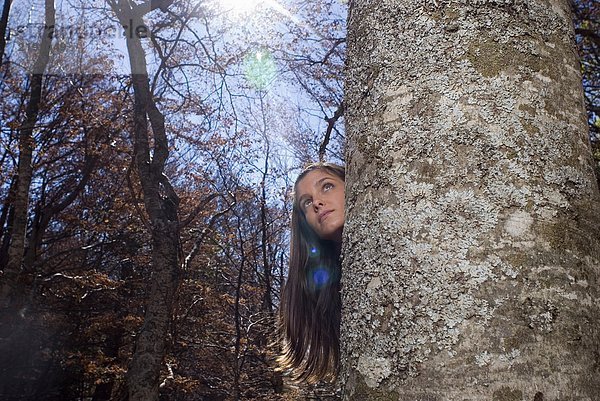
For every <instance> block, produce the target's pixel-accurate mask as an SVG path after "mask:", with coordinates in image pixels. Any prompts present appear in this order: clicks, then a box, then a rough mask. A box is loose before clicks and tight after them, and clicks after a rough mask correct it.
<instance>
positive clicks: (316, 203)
mask: <svg viewBox="0 0 600 401" xmlns="http://www.w3.org/2000/svg"><path fill="white" fill-rule="evenodd" d="M313 206H314V207H315V211H318V210H319V208H322V207H323V201H322V200H321V199H315V200H313Z"/></svg>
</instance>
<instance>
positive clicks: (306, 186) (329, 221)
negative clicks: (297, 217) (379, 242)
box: [296, 170, 345, 242]
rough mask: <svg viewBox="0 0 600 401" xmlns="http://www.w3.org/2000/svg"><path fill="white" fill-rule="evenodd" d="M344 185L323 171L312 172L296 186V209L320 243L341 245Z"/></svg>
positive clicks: (337, 178) (338, 179)
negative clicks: (322, 241)
mask: <svg viewBox="0 0 600 401" xmlns="http://www.w3.org/2000/svg"><path fill="white" fill-rule="evenodd" d="M344 196H345V191H344V181H342V180H341V179H340V178H339V177H337V176H335V175H332V174H330V173H328V172H327V171H326V170H313V171H311V172H309V173H308V174H306V175H305V176H304V177H302V179H301V180H300V181H298V183H297V184H296V199H298V207H300V209H301V210H302V211H303V213H304V215H305V216H306V221H307V222H308V225H309V226H310V227H311V228H312V229H313V230H314V231H315V232H316V233H317V235H318V236H319V237H320V238H321V239H326V240H331V241H336V242H342V229H343V228H344Z"/></svg>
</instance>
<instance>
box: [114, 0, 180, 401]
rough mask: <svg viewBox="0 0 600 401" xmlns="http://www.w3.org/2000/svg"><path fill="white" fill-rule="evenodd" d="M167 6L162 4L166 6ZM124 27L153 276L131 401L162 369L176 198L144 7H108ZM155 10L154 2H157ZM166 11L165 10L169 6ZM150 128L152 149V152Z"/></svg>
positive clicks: (148, 390)
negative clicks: (152, 80)
mask: <svg viewBox="0 0 600 401" xmlns="http://www.w3.org/2000/svg"><path fill="white" fill-rule="evenodd" d="M165 4H166V3H165ZM112 6H113V9H114V11H115V13H116V15H117V16H118V18H119V20H120V22H121V24H122V25H123V26H127V29H126V30H129V34H128V35H127V50H128V54H129V62H130V65H131V71H132V75H131V77H132V83H133V94H134V115H133V122H134V127H133V130H134V131H133V135H132V136H133V143H134V154H135V164H136V167H137V171H138V174H139V177H140V182H141V184H142V191H143V194H144V206H145V209H146V212H147V214H148V217H149V220H150V229H151V234H152V268H151V269H152V273H151V275H150V291H149V293H148V299H147V302H146V313H145V315H144V324H143V326H142V329H141V331H140V333H139V334H138V336H137V339H136V345H135V350H134V354H133V359H132V361H131V365H130V367H129V371H128V373H127V386H128V391H129V401H157V400H158V398H159V397H158V396H159V394H158V386H159V377H160V370H161V366H162V364H163V361H164V357H165V354H166V345H167V334H168V329H169V325H170V323H171V316H172V307H173V298H174V292H175V288H176V287H177V284H178V272H179V218H178V207H179V197H178V196H177V194H176V193H175V191H174V189H173V187H172V186H171V184H170V182H169V181H168V179H167V177H166V176H165V175H164V167H165V163H166V160H167V158H168V156H169V148H168V140H167V135H166V131H165V121H164V116H163V115H162V113H161V112H160V110H158V108H157V106H156V103H155V102H154V100H153V97H152V93H151V91H150V86H149V80H148V69H147V66H146V59H145V57H146V54H145V51H144V49H143V47H142V44H141V40H140V35H138V32H140V31H138V28H139V29H144V28H143V27H145V25H144V21H143V15H144V11H146V12H147V11H149V10H148V9H146V10H142V8H143V7H141V8H140V7H138V6H136V5H135V4H134V3H129V2H127V1H125V0H121V1H120V2H119V3H118V4H117V5H115V4H112ZM156 6H157V7H158V3H156ZM164 7H168V4H167V5H165V6H164ZM148 121H150V125H151V128H152V135H153V139H154V141H153V149H152V152H151V151H150V139H149V135H150V131H149V127H148Z"/></svg>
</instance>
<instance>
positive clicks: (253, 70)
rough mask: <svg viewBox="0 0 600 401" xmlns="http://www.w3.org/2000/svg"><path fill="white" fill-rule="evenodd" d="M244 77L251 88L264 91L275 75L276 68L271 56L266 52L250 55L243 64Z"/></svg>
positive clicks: (261, 51)
mask: <svg viewBox="0 0 600 401" xmlns="http://www.w3.org/2000/svg"><path fill="white" fill-rule="evenodd" d="M244 75H245V76H246V80H247V81H248V83H249V84H250V85H251V86H252V87H253V88H255V89H257V90H264V89H266V88H267V86H269V85H270V84H271V83H272V82H273V81H274V80H275V77H276V75H277V67H276V66H275V61H274V60H273V57H272V56H271V54H270V53H269V52H268V51H266V50H258V51H255V52H253V53H250V54H249V55H248V56H247V57H246V61H245V63H244Z"/></svg>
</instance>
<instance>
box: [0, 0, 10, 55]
mask: <svg viewBox="0 0 600 401" xmlns="http://www.w3.org/2000/svg"><path fill="white" fill-rule="evenodd" d="M11 3H12V0H4V3H3V5H2V15H1V16H0V65H2V60H3V59H4V49H5V48H6V30H7V28H8V14H9V13H10V6H11Z"/></svg>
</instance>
